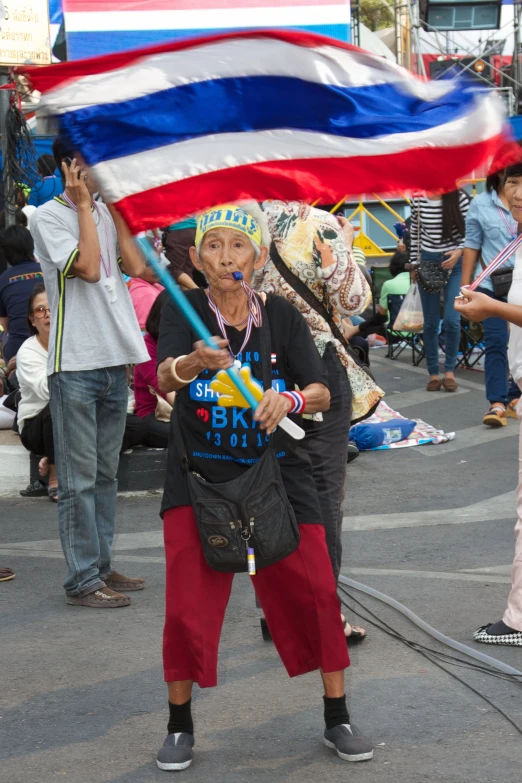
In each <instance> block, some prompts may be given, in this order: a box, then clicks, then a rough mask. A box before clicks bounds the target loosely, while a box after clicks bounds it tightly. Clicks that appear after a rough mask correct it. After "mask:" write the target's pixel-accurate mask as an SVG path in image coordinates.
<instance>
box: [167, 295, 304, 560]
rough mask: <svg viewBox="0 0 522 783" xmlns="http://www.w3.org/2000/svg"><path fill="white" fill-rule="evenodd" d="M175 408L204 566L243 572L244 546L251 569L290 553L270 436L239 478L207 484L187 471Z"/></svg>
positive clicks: (267, 345)
mask: <svg viewBox="0 0 522 783" xmlns="http://www.w3.org/2000/svg"><path fill="white" fill-rule="evenodd" d="M261 310H262V321H261V326H260V327H259V328H260V333H261V356H262V362H263V384H264V387H265V389H270V388H271V385H272V373H271V365H270V354H271V342H270V326H269V324H268V316H267V312H266V310H265V308H264V307H263V306H262V305H261ZM176 408H177V409H178V410H177V415H178V429H179V433H180V435H179V437H180V441H181V446H182V449H183V468H184V472H185V475H186V478H187V483H188V490H189V495H190V499H191V502H192V508H193V509H194V514H195V517H196V523H197V526H198V531H199V536H200V539H201V546H202V548H203V554H204V555H205V560H206V561H207V563H208V565H209V566H210V567H211V568H213V569H214V570H215V571H225V572H235V573H238V572H241V571H248V559H247V555H248V553H247V549H248V548H252V549H253V550H254V553H255V563H256V569H257V570H259V569H260V568H264V567H265V566H268V565H272V564H273V563H277V562H278V561H279V560H282V559H283V558H284V557H288V555H291V554H292V552H294V551H295V550H296V549H297V546H298V544H299V538H300V536H299V528H298V525H297V521H296V518H295V514H294V510H293V508H292V506H291V505H290V502H289V500H288V497H287V495H286V491H285V488H284V486H283V480H282V477H281V470H280V467H279V463H278V462H277V458H276V454H275V450H274V447H273V444H272V438H270V443H269V445H268V447H267V448H266V450H265V451H264V453H263V455H262V456H261V457H260V459H259V460H258V461H257V462H256V463H255V464H254V465H252V467H251V468H249V469H248V470H246V471H245V472H244V474H243V475H242V476H239V477H238V478H236V479H232V481H225V482H221V483H218V484H212V483H211V482H209V481H206V480H205V479H204V478H202V476H200V475H199V474H198V473H195V472H194V471H193V470H191V469H190V461H189V458H188V456H187V452H186V448H185V444H184V443H183V436H182V433H181V426H180V422H179V406H178V405H176Z"/></svg>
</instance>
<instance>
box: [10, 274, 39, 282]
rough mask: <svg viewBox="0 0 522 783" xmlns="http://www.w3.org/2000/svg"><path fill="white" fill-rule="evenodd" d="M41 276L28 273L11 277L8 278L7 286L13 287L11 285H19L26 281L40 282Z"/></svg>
mask: <svg viewBox="0 0 522 783" xmlns="http://www.w3.org/2000/svg"><path fill="white" fill-rule="evenodd" d="M42 279H43V275H42V273H41V272H29V273H27V274H25V275H13V277H10V278H9V285H13V283H21V282H22V281H26V280H42Z"/></svg>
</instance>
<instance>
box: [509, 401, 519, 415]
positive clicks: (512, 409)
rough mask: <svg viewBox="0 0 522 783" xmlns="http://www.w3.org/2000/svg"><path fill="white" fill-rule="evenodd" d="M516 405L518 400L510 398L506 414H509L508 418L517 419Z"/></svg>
mask: <svg viewBox="0 0 522 783" xmlns="http://www.w3.org/2000/svg"><path fill="white" fill-rule="evenodd" d="M517 405H518V400H511V402H510V403H508V406H507V411H506V415H507V416H509V418H510V419H518V416H517Z"/></svg>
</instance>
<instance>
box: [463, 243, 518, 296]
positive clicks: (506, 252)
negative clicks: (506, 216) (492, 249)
mask: <svg viewBox="0 0 522 783" xmlns="http://www.w3.org/2000/svg"><path fill="white" fill-rule="evenodd" d="M520 244H522V234H519V235H518V236H517V237H516V239H514V240H513V241H512V242H509V244H507V245H506V246H505V247H503V248H502V250H501V251H500V253H497V255H496V256H495V258H494V259H493V261H491V263H490V264H488V266H487V267H486V268H485V269H483V270H482V272H481V273H480V275H479V276H478V277H477V278H475V280H474V281H473V282H472V283H471V285H470V286H469V290H470V291H475V289H477V288H478V287H479V285H480V284H481V283H482V281H483V280H485V279H486V277H489V276H490V275H491V273H492V272H494V271H495V270H496V269H498V268H499V267H501V266H502V264H504V263H505V262H506V261H507V260H508V259H509V258H511V256H512V255H513V253H514V252H515V250H516V249H517V248H518V246H519V245H520Z"/></svg>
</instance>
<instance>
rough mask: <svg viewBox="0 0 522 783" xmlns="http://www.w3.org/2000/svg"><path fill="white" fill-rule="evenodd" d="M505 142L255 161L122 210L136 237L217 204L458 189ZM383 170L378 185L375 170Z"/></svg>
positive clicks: (148, 194) (160, 191)
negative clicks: (332, 156)
mask: <svg viewBox="0 0 522 783" xmlns="http://www.w3.org/2000/svg"><path fill="white" fill-rule="evenodd" d="M505 140H506V139H505V137H504V136H501V135H499V136H495V137H493V138H491V139H488V140H487V141H483V142H480V143H478V144H470V145H467V146H461V147H451V148H441V147H438V148H436V149H433V148H431V149H430V148H421V149H414V150H408V151H405V152H400V153H395V154H393V155H379V156H378V157H357V158H322V159H318V158H315V159H307V160H288V161H277V162H265V163H254V164H252V165H248V166H237V167H236V168H231V169H224V170H221V171H216V172H210V173H208V174H201V175H199V176H196V177H191V178H190V179H189V180H187V179H184V180H181V181H180V182H173V183H171V184H169V185H164V186H162V187H159V188H154V189H152V190H147V191H144V192H143V193H138V194H136V195H133V196H128V197H127V198H125V199H122V200H121V201H119V202H118V203H117V204H116V206H117V207H118V210H119V211H120V212H121V213H122V215H123V216H124V218H125V220H126V221H127V223H128V224H129V226H130V227H131V229H132V231H133V232H134V233H138V232H139V231H145V230H147V229H150V228H157V227H162V226H167V225H169V224H170V223H172V222H174V221H176V220H181V219H182V218H184V217H186V216H187V215H191V214H194V213H196V212H199V211H201V210H203V209H206V208H207V207H210V206H214V205H215V204H220V203H221V204H222V203H224V202H228V201H240V200H247V199H252V198H253V199H256V200H258V201H262V200H263V199H267V198H272V199H282V200H284V201H289V200H296V201H307V202H312V201H315V200H316V199H317V198H320V199H321V202H322V203H323V204H335V203H337V201H338V200H339V198H340V197H342V196H344V195H345V194H349V195H353V196H359V195H360V194H361V193H397V192H399V191H403V190H413V189H418V188H419V187H421V186H422V188H423V189H426V190H433V191H450V190H454V189H455V187H456V180H457V179H459V178H461V177H464V176H466V175H467V174H468V173H469V172H471V171H473V170H474V169H477V168H479V167H480V166H481V165H482V164H483V163H484V161H485V160H486V158H488V157H489V156H492V155H493V154H494V153H495V150H496V149H497V148H498V146H499V144H502V143H503V142H505ZM376 168H378V170H379V172H380V176H379V179H378V180H376V177H375V170H376Z"/></svg>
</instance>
